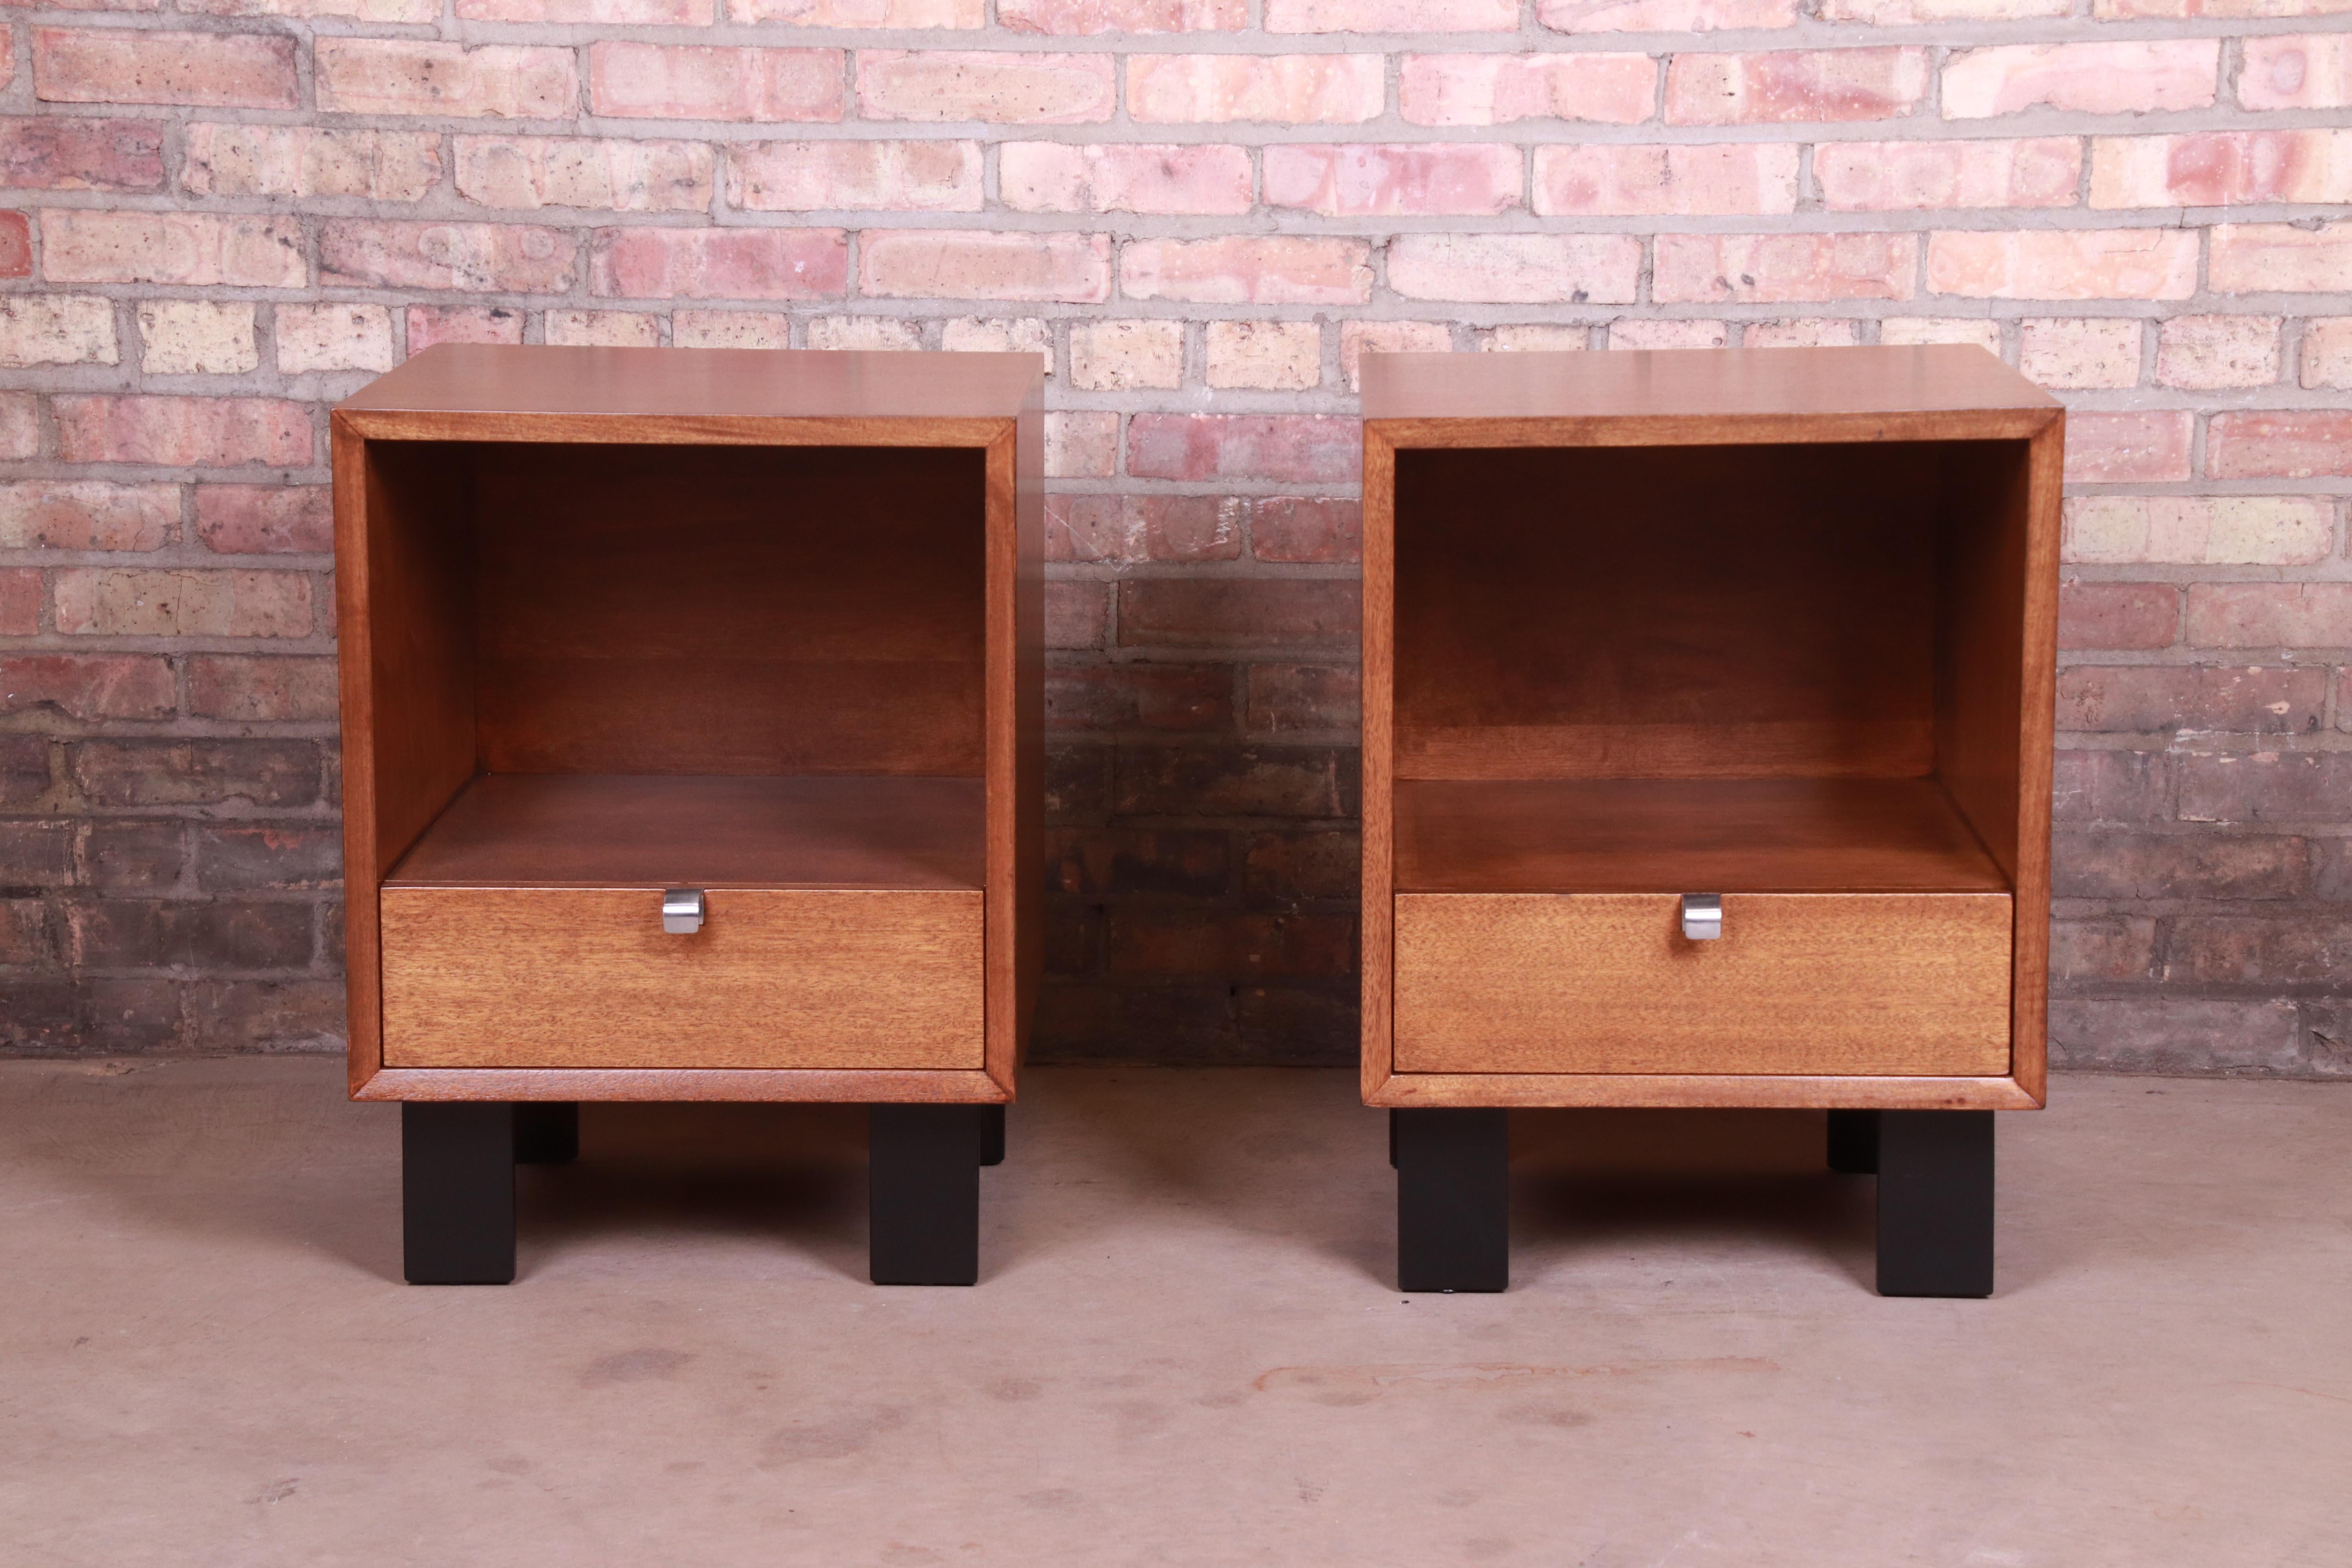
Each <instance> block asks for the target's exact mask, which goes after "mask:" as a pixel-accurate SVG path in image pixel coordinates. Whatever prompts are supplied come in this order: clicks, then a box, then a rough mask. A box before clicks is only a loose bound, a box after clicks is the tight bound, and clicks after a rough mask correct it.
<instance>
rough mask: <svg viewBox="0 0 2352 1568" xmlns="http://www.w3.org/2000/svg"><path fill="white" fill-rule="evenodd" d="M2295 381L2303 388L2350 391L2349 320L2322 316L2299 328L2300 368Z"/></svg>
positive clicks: (2351, 343) (2351, 329) (2351, 328)
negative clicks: (2303, 386)
mask: <svg viewBox="0 0 2352 1568" xmlns="http://www.w3.org/2000/svg"><path fill="white" fill-rule="evenodd" d="M2297 379H2298V380H2299V381H2300V382H2301V383H2302V384H2304V385H2305V386H2307V387H2312V388H2315V389H2316V388H2319V387H2338V388H2343V387H2352V316H2326V317H2322V318H2320V319H2319V320H2317V321H2306V322H2305V323H2304V328H2303V365H2302V371H2301V374H2300V375H2299V376H2298V377H2297Z"/></svg>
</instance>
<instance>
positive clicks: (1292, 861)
mask: <svg viewBox="0 0 2352 1568" xmlns="http://www.w3.org/2000/svg"><path fill="white" fill-rule="evenodd" d="M1363 865H1364V852H1363V842H1362V840H1361V838H1360V837H1359V836H1358V835H1356V834H1354V833H1346V832H1334V831H1331V830H1329V829H1307V830H1306V831H1302V832H1288V833H1280V832H1277V833H1256V834H1253V835H1251V836H1250V841H1249V848H1248V850H1247V852H1246V853H1245V855H1244V858H1243V861H1242V875H1243V886H1244V889H1246V890H1247V891H1248V892H1250V893H1251V894H1253V895H1254V896H1255V897H1258V898H1268V899H1353V898H1355V897H1356V896H1357V894H1358V892H1359V891H1360V889H1361V888H1362V885H1363Z"/></svg>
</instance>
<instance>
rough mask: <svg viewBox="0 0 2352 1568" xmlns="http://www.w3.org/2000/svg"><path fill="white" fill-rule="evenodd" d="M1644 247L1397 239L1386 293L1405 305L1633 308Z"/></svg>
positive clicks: (1534, 239)
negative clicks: (1392, 293)
mask: <svg viewBox="0 0 2352 1568" xmlns="http://www.w3.org/2000/svg"><path fill="white" fill-rule="evenodd" d="M1641 275H1642V242H1641V240H1640V238H1639V237H1636V236H1633V235H1630V234H1402V235H1398V236H1397V237H1395V238H1393V239H1391V241H1390V242H1389V287H1390V288H1391V289H1393V290H1395V291H1396V292H1397V293H1398V294H1400V295H1402V296H1403V297H1404V298H1406V299H1408V300H1461V301H1464V302H1465V303H1470V304H1491V305H1535V304H1572V305H1586V304H1591V305H1630V304H1632V303H1633V299H1634V295H1635V290H1636V289H1638V288H1639V286H1640V279H1641Z"/></svg>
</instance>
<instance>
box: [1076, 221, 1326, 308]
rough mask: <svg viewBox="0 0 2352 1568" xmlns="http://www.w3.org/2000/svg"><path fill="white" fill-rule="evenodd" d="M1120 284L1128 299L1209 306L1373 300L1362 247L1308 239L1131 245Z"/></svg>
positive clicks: (1253, 237)
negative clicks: (1188, 302)
mask: <svg viewBox="0 0 2352 1568" xmlns="http://www.w3.org/2000/svg"><path fill="white" fill-rule="evenodd" d="M1118 280H1119V281H1118V286H1119V289H1120V291H1121V292H1123V293H1124V294H1125V295H1126V296H1127V297H1128V298H1129V299H1130V300H1192V301H1195V302H1197V303H1202V304H1211V305H1360V304H1362V303H1363V302H1364V301H1366V300H1370V298H1371V297H1372V268H1371V258H1370V250H1369V248H1368V247H1366V246H1365V244H1364V242H1363V241H1361V240H1358V239H1339V238H1325V237H1306V236H1295V237H1294V236H1272V235H1265V236H1261V235H1229V236H1226V237H1223V238H1219V239H1147V240H1134V241H1130V242H1129V244H1128V246H1127V247H1126V249H1125V250H1123V251H1122V252H1121V253H1120V255H1119V262H1118Z"/></svg>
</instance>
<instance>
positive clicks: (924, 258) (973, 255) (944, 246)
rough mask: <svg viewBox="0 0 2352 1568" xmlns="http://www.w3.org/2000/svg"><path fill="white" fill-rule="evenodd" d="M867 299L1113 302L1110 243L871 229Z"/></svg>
mask: <svg viewBox="0 0 2352 1568" xmlns="http://www.w3.org/2000/svg"><path fill="white" fill-rule="evenodd" d="M858 272H859V277H858V289H859V291H860V292H861V293H864V294H866V295H867V296H869V297H875V298H883V297H895V298H899V299H940V300H1038V301H1045V300H1059V301H1064V302H1066V303H1069V304H1076V305H1092V304H1099V303H1101V302H1102V301H1103V300H1108V299H1109V298H1110V239H1109V237H1108V236H1107V235H1099V234H1014V233H1006V232H1002V231H998V230H992V229H962V230H957V229H938V228H926V229H869V230H867V231H866V233H865V234H864V235H862V236H860V237H859V239H858Z"/></svg>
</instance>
